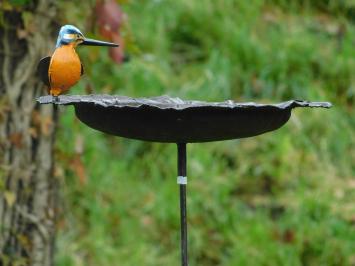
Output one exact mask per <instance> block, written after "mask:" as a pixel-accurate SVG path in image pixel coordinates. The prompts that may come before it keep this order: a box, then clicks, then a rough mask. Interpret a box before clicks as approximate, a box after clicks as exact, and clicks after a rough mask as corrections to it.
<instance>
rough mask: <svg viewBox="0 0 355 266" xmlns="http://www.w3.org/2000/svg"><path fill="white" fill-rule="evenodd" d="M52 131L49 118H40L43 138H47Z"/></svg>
mask: <svg viewBox="0 0 355 266" xmlns="http://www.w3.org/2000/svg"><path fill="white" fill-rule="evenodd" d="M52 129H53V119H52V117H50V116H46V117H42V120H41V133H42V134H43V135H44V136H49V135H50V134H51V132H52Z"/></svg>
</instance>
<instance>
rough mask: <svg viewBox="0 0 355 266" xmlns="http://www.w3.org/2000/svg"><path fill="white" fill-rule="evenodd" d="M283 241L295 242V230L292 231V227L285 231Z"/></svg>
mask: <svg viewBox="0 0 355 266" xmlns="http://www.w3.org/2000/svg"><path fill="white" fill-rule="evenodd" d="M282 240H283V242H285V243H289V244H290V243H293V242H294V241H295V232H294V231H292V230H291V229H287V230H286V231H285V232H284V233H283V237H282Z"/></svg>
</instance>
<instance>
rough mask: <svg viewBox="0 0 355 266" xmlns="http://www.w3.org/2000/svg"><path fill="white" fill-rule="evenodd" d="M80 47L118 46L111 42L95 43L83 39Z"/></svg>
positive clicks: (91, 40) (94, 41)
mask: <svg viewBox="0 0 355 266" xmlns="http://www.w3.org/2000/svg"><path fill="white" fill-rule="evenodd" d="M80 45H90V46H110V47H118V44H115V43H112V42H104V41H97V40H94V39H88V38H85V39H84V41H83V42H82V43H80Z"/></svg>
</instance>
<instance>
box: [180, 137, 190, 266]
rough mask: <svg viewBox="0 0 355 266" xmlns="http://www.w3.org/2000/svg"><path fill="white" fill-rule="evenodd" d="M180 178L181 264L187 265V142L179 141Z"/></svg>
mask: <svg viewBox="0 0 355 266" xmlns="http://www.w3.org/2000/svg"><path fill="white" fill-rule="evenodd" d="M177 148H178V178H177V183H178V184H179V186H180V228H181V265H182V266H187V265H188V263H187V221H186V184H187V177H186V143H178V144H177Z"/></svg>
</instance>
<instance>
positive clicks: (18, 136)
mask: <svg viewBox="0 0 355 266" xmlns="http://www.w3.org/2000/svg"><path fill="white" fill-rule="evenodd" d="M9 140H10V142H11V143H12V144H13V145H15V147H16V148H18V149H20V148H22V133H20V132H15V133H12V134H10V136H9Z"/></svg>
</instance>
